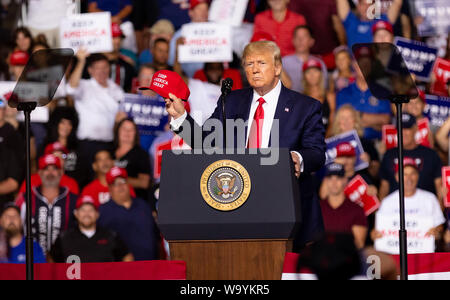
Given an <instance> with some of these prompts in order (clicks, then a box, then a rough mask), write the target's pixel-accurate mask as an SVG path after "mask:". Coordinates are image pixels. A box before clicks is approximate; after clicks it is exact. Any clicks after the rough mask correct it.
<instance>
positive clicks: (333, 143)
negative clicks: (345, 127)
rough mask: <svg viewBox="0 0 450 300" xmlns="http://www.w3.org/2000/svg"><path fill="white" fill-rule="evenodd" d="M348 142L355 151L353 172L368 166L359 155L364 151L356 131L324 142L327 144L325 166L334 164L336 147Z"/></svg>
mask: <svg viewBox="0 0 450 300" xmlns="http://www.w3.org/2000/svg"><path fill="white" fill-rule="evenodd" d="M344 142H348V143H350V144H351V145H352V146H353V148H355V151H356V164H355V171H360V170H363V169H365V168H367V167H369V164H368V163H367V162H365V161H363V160H362V159H361V154H363V153H364V149H363V147H362V145H361V140H360V139H359V136H358V133H357V132H356V130H352V131H349V132H346V133H342V134H339V135H336V136H333V137H331V138H328V139H326V140H325V143H326V144H327V152H326V162H325V164H326V165H329V164H331V163H333V162H334V160H335V159H336V155H337V150H336V147H337V146H338V145H339V144H340V143H344Z"/></svg>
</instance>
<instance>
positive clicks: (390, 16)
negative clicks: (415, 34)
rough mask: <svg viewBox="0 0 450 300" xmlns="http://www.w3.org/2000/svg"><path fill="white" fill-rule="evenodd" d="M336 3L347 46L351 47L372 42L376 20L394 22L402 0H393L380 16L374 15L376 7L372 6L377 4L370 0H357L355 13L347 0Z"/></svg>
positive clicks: (337, 0) (338, 0) (339, 0)
mask: <svg viewBox="0 0 450 300" xmlns="http://www.w3.org/2000/svg"><path fill="white" fill-rule="evenodd" d="M336 5H337V13H338V16H339V18H340V19H341V20H342V22H343V23H344V27H345V31H346V32H347V43H348V46H349V47H352V46H353V44H356V43H371V42H373V34H372V26H373V25H374V24H375V23H376V22H378V20H383V21H386V22H390V23H391V24H393V23H395V22H396V21H397V18H398V16H399V15H400V10H401V8H402V5H403V0H393V1H392V4H391V6H390V7H389V10H388V11H387V13H386V14H381V15H380V16H377V15H375V14H376V11H377V9H374V8H375V6H376V5H377V4H376V3H372V2H371V1H367V0H357V3H356V12H357V13H356V14H355V13H353V12H352V11H351V8H350V4H349V2H348V0H336Z"/></svg>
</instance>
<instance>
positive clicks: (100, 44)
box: [59, 12, 113, 53]
mask: <svg viewBox="0 0 450 300" xmlns="http://www.w3.org/2000/svg"><path fill="white" fill-rule="evenodd" d="M59 33H60V38H61V47H62V48H72V49H73V50H74V51H75V52H77V50H78V49H79V48H80V47H84V48H85V49H86V50H87V51H88V52H89V53H100V52H111V51H112V50H113V46H112V35H111V13H109V12H101V13H88V14H76V15H71V16H69V17H67V18H64V19H63V20H62V21H61V26H60V32H59Z"/></svg>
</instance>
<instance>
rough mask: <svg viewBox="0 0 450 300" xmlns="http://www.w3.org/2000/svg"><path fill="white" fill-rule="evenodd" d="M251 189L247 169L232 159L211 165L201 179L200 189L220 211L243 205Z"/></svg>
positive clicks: (204, 196) (207, 200)
mask: <svg viewBox="0 0 450 300" xmlns="http://www.w3.org/2000/svg"><path fill="white" fill-rule="evenodd" d="M250 190H251V181H250V176H249V174H248V172H247V170H246V169H245V168H244V167H243V166H242V165H241V164H239V163H237V162H235V161H232V160H220V161H216V162H215V163H213V164H211V165H209V166H208V167H207V168H206V170H205V171H204V172H203V175H202V177H201V179H200V191H201V193H202V196H203V199H204V200H205V202H206V203H208V205H209V206H211V207H212V208H214V209H217V210H220V211H231V210H235V209H237V208H239V207H241V206H242V205H243V204H244V203H245V202H246V201H247V199H248V196H249V195H250Z"/></svg>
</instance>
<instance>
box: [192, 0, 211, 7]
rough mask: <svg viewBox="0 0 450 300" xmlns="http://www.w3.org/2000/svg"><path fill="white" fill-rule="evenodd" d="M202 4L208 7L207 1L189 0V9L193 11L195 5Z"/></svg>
mask: <svg viewBox="0 0 450 300" xmlns="http://www.w3.org/2000/svg"><path fill="white" fill-rule="evenodd" d="M202 3H206V4H208V5H209V1H208V0H191V1H190V4H191V6H190V9H194V8H195V7H196V6H197V5H199V4H202Z"/></svg>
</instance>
